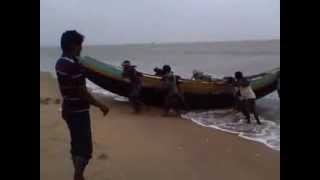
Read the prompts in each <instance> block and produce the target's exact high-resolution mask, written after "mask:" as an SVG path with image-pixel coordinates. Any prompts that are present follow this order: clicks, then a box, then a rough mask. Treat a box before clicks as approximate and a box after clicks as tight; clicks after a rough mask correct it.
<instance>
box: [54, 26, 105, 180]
mask: <svg viewBox="0 0 320 180" xmlns="http://www.w3.org/2000/svg"><path fill="white" fill-rule="evenodd" d="M83 40H84V36H82V35H81V34H79V33H78V32H77V31H74V30H73V31H66V32H64V33H63V34H62V36H61V49H62V51H63V53H62V56H61V57H60V58H59V59H58V61H57V63H56V66H55V70H56V74H57V79H58V83H59V89H60V92H61V95H62V97H63V103H62V117H63V119H64V120H65V122H66V123H67V126H68V129H69V131H70V136H71V155H72V161H73V165H74V180H84V176H83V174H84V170H85V167H86V166H87V164H88V162H89V160H90V159H91V156H92V137H91V126H90V116H89V106H90V104H92V105H94V106H97V107H99V108H100V110H101V111H102V112H103V115H106V114H107V113H108V112H109V108H108V107H107V106H105V105H104V104H102V103H100V102H98V101H97V100H95V99H94V98H93V97H92V95H90V93H89V92H88V91H87V89H86V81H85V73H84V71H83V70H82V68H81V66H80V64H79V60H78V57H79V56H80V53H81V48H82V42H83Z"/></svg>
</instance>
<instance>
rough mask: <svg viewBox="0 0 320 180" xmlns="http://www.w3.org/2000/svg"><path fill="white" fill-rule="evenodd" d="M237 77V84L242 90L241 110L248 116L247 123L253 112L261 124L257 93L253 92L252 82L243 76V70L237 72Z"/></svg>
mask: <svg viewBox="0 0 320 180" xmlns="http://www.w3.org/2000/svg"><path fill="white" fill-rule="evenodd" d="M235 78H236V85H237V87H238V88H239V91H240V97H239V98H240V102H241V103H240V104H241V111H242V113H243V114H244V115H245V116H246V118H247V123H250V113H253V115H254V117H255V119H256V120H257V123H258V124H261V122H260V119H259V115H258V113H257V111H256V103H255V100H256V95H255V93H254V92H253V90H252V88H251V86H250V82H249V81H248V80H247V79H246V78H245V77H243V74H242V72H239V71H238V72H236V73H235Z"/></svg>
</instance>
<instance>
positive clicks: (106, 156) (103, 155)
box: [98, 153, 109, 160]
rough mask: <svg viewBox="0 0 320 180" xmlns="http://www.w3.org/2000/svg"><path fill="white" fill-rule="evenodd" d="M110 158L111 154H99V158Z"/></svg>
mask: <svg viewBox="0 0 320 180" xmlns="http://www.w3.org/2000/svg"><path fill="white" fill-rule="evenodd" d="M108 158H109V156H108V155H107V154H105V153H102V154H100V155H99V156H98V159H99V160H107V159H108Z"/></svg>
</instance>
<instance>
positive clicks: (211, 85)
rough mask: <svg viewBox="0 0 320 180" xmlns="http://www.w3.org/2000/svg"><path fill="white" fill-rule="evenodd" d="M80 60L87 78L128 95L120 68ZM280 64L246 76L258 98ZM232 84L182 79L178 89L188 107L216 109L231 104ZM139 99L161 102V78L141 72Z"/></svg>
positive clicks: (271, 85)
mask: <svg viewBox="0 0 320 180" xmlns="http://www.w3.org/2000/svg"><path fill="white" fill-rule="evenodd" d="M80 64H81V65H82V66H83V67H84V69H85V72H86V75H87V77H88V79H89V80H90V81H92V82H93V83H95V84H96V85H98V86H100V87H101V88H103V89H105V90H108V91H110V92H112V93H115V94H118V95H120V96H125V97H128V94H129V87H130V86H129V81H128V80H127V79H124V78H122V76H121V74H122V69H121V68H120V67H116V66H113V65H111V64H107V63H103V62H101V61H98V60H96V59H94V58H92V57H88V56H86V57H82V58H81V60H80ZM279 75H280V68H276V69H273V70H270V71H268V72H265V73H261V74H257V75H253V76H249V77H247V78H248V79H249V80H250V81H251V85H252V88H253V90H254V92H255V93H256V96H257V98H262V97H264V96H266V95H268V94H270V93H272V92H273V91H275V90H277V83H278V78H279ZM231 89H232V87H231V85H230V84H228V83H226V81H225V80H223V79H221V80H215V81H213V82H206V81H200V80H188V79H182V80H181V81H180V85H179V90H180V91H181V92H182V93H183V95H184V97H185V101H186V103H187V104H188V106H189V108H191V109H209V108H210V109H215V108H226V107H230V106H232V104H233V102H234V99H233V96H232V91H231ZM141 99H142V100H143V102H144V103H145V104H148V105H155V106H158V105H162V104H163V100H164V95H163V93H162V92H161V78H160V77H159V76H154V75H150V74H145V73H144V74H143V88H142V91H141Z"/></svg>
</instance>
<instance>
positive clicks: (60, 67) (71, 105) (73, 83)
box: [55, 57, 89, 112]
mask: <svg viewBox="0 0 320 180" xmlns="http://www.w3.org/2000/svg"><path fill="white" fill-rule="evenodd" d="M55 70H56V74H57V78H58V83H59V89H60V92H61V95H62V98H63V103H62V110H63V111H65V112H84V111H88V110H89V103H88V102H87V101H85V100H83V98H81V95H80V92H79V89H80V88H81V87H84V86H86V81H85V76H84V73H83V71H82V68H81V66H80V64H79V63H78V61H77V60H75V61H74V60H72V59H70V58H67V57H61V58H60V59H58V61H57V63H56V66H55Z"/></svg>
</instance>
